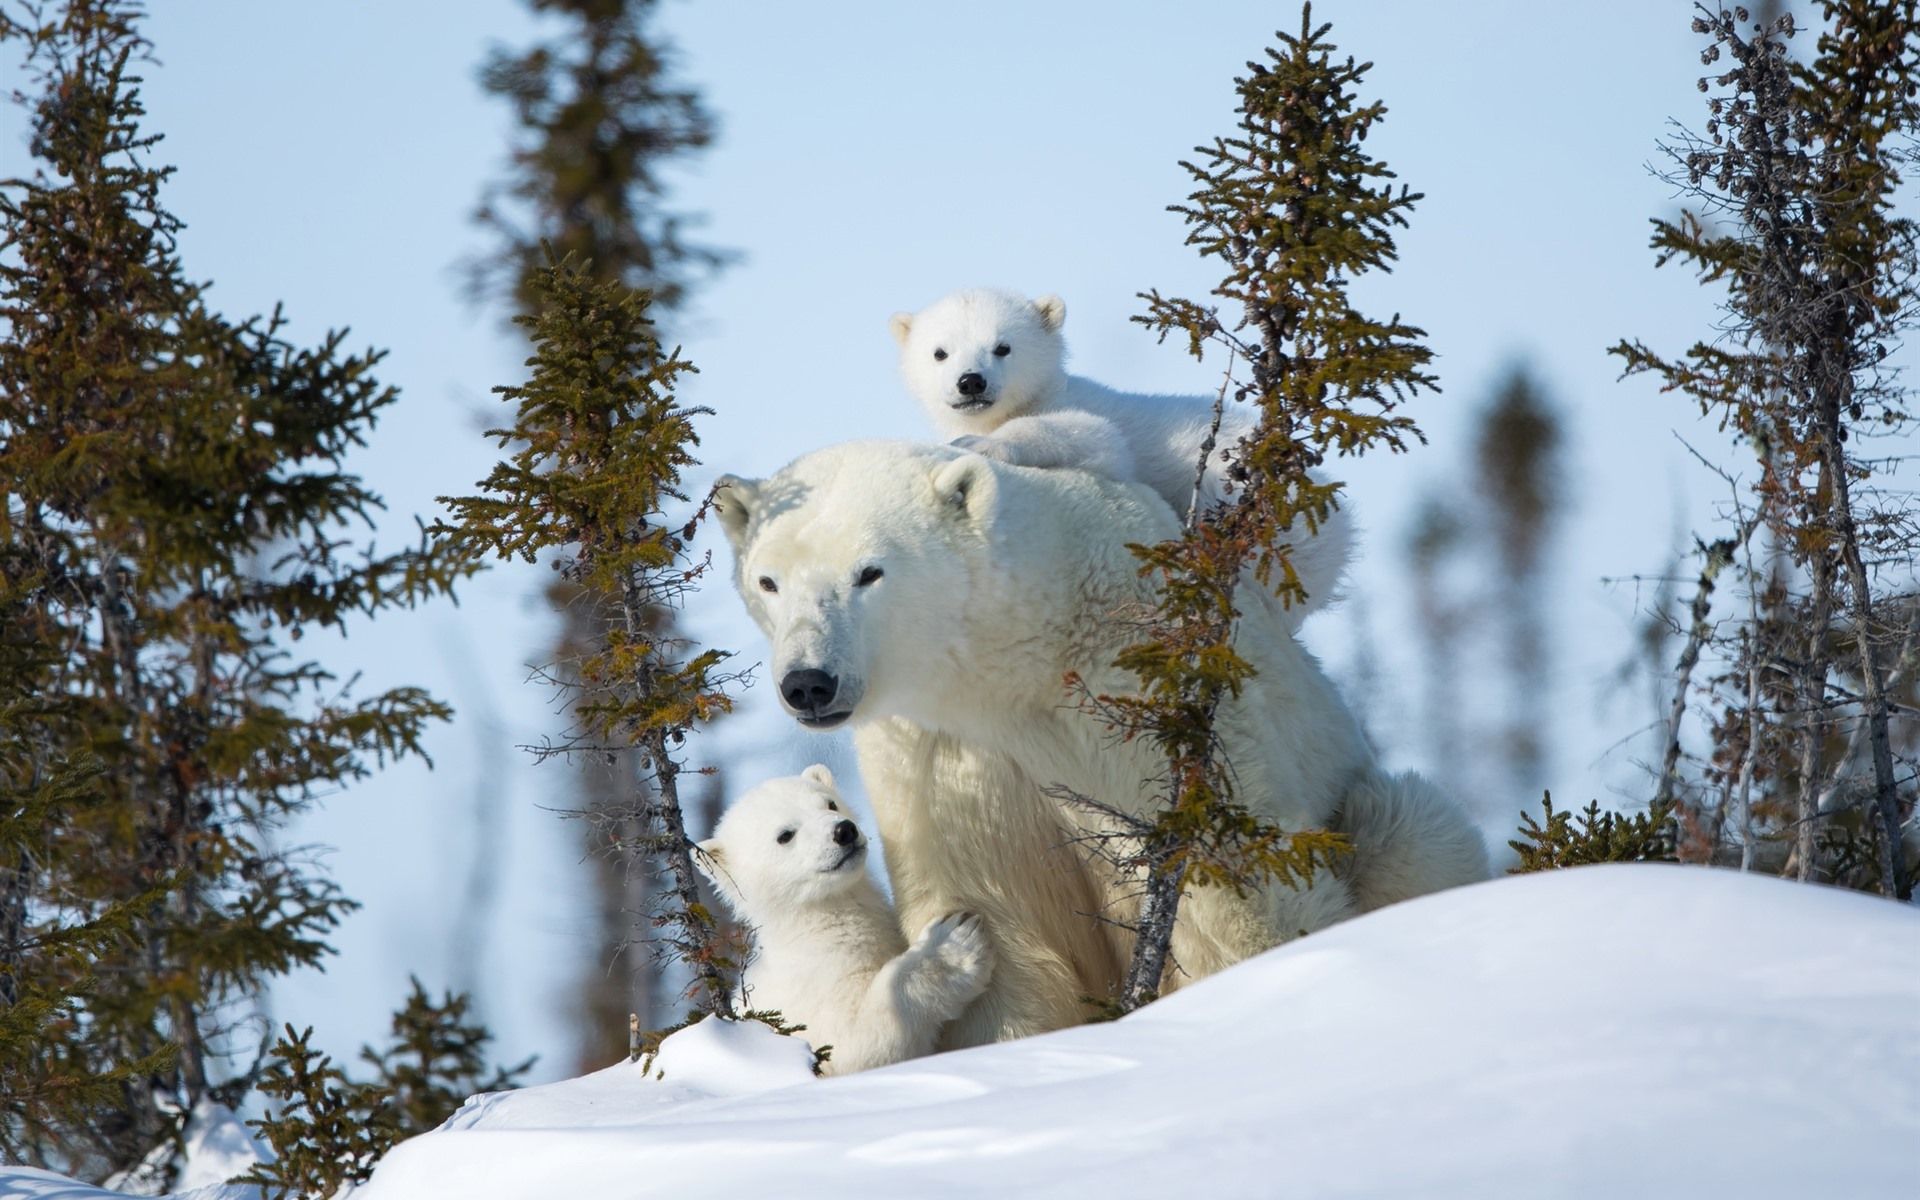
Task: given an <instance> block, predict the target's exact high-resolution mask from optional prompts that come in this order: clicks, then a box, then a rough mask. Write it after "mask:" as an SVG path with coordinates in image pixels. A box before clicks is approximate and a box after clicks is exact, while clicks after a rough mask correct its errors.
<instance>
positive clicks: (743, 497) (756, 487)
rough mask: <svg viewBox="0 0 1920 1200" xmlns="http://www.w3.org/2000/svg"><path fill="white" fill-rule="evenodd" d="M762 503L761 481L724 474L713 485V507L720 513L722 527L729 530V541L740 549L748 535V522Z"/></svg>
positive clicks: (735, 550) (735, 548) (736, 550)
mask: <svg viewBox="0 0 1920 1200" xmlns="http://www.w3.org/2000/svg"><path fill="white" fill-rule="evenodd" d="M759 504H760V481H759V480H757V479H742V478H740V477H739V476H738V475H722V476H721V477H720V478H719V479H718V480H716V481H715V483H714V485H713V507H714V511H716V512H718V513H719V514H720V527H721V528H722V529H725V530H726V531H727V542H728V543H729V544H730V545H732V547H733V549H734V552H735V553H736V554H737V553H739V551H740V546H741V543H742V542H744V541H745V540H746V537H747V523H748V522H749V521H751V520H753V510H754V509H755V508H757V507H759Z"/></svg>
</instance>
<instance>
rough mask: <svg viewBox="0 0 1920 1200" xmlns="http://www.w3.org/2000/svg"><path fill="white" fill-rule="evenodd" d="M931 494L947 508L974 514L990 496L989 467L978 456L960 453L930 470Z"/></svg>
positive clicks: (984, 507)
mask: <svg viewBox="0 0 1920 1200" xmlns="http://www.w3.org/2000/svg"><path fill="white" fill-rule="evenodd" d="M933 494H934V495H935V496H936V497H938V498H939V500H940V502H941V505H942V507H944V508H946V509H948V510H949V511H952V512H956V513H960V514H962V515H964V516H968V517H977V516H979V515H980V514H981V513H983V512H985V511H986V505H987V502H988V500H989V499H990V498H991V496H992V495H993V466H992V465H991V464H990V463H988V462H987V460H986V458H985V457H984V456H982V455H979V454H962V455H961V456H960V457H959V458H956V459H954V460H953V461H952V462H950V463H947V464H945V465H944V466H942V467H941V468H940V469H939V470H938V471H935V472H934V475H933Z"/></svg>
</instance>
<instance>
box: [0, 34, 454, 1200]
mask: <svg viewBox="0 0 1920 1200" xmlns="http://www.w3.org/2000/svg"><path fill="white" fill-rule="evenodd" d="M139 12H140V10H139V7H138V5H137V4H134V3H130V2H126V0H72V2H71V3H68V4H66V5H64V6H63V7H61V8H59V9H58V10H54V11H44V10H42V9H40V8H39V7H37V6H28V7H24V8H22V9H20V10H9V16H8V19H7V21H6V30H5V31H6V33H7V34H8V35H9V37H10V38H11V39H13V41H14V42H15V43H17V44H18V46H20V47H21V48H23V49H24V52H25V54H26V57H27V61H28V65H29V70H30V72H31V79H32V81H33V84H34V86H35V95H34V96H32V97H30V98H28V99H29V102H30V103H31V106H32V143H31V149H32V154H33V156H34V158H35V159H36V160H37V162H38V170H37V171H35V172H34V173H33V174H32V175H30V176H29V177H26V178H19V179H11V180H6V181H4V182H3V183H0V319H4V322H5V331H4V333H5V335H4V337H0V495H4V497H5V509H4V513H3V514H0V596H3V597H4V598H5V599H4V603H6V604H8V605H9V606H10V607H11V609H12V612H11V613H10V618H11V619H10V620H9V625H8V640H9V642H10V643H11V644H12V645H13V650H12V651H11V652H12V653H15V654H17V655H20V656H23V661H25V662H27V663H28V664H29V665H28V671H29V674H28V675H27V676H26V678H27V679H29V680H30V689H31V696H30V697H29V698H28V700H27V701H26V702H25V703H26V704H27V705H28V707H26V708H21V707H19V706H18V705H17V704H16V705H11V706H9V707H8V708H7V709H6V710H5V714H4V716H5V719H4V723H0V761H4V762H5V763H6V766H5V767H4V769H0V774H4V777H5V778H4V786H6V787H7V788H8V789H9V792H8V801H7V802H8V804H9V806H10V808H9V810H8V812H7V817H8V819H9V822H10V823H12V822H15V821H18V820H19V819H20V817H21V814H22V813H23V812H24V813H25V814H26V818H25V820H26V824H27V825H28V826H31V825H32V824H34V823H38V824H39V825H40V836H38V837H34V836H31V833H32V831H31V829H30V828H29V830H28V833H29V836H14V835H13V834H12V833H11V832H10V833H9V836H8V838H7V840H8V843H9V848H10V853H11V854H12V856H13V858H12V864H11V868H10V870H9V873H8V876H7V879H8V884H7V886H8V889H9V895H10V896H12V895H13V894H15V893H17V892H18V891H19V890H20V888H21V886H22V882H21V881H22V880H24V885H25V889H26V891H27V893H28V894H27V896H26V900H25V905H24V911H25V913H26V921H27V923H28V925H30V926H32V927H33V928H34V929H35V930H36V931H37V932H36V933H35V934H34V935H33V936H34V938H37V939H38V941H37V943H36V942H34V941H32V940H31V939H30V940H29V941H28V942H27V943H26V945H27V946H28V947H29V949H30V950H35V951H36V952H38V953H41V954H46V953H50V952H52V951H53V950H54V949H57V948H58V946H59V944H60V941H61V938H63V937H64V938H66V939H67V940H66V943H65V944H66V945H67V947H68V948H69V949H70V948H71V947H73V946H75V945H77V944H80V941H79V939H84V943H85V946H86V958H87V960H88V961H87V963H86V972H85V974H84V976H82V975H79V974H78V973H77V965H76V964H75V963H74V962H73V961H72V956H71V955H69V956H68V961H67V962H66V964H65V965H64V966H56V968H55V969H54V970H53V973H52V975H51V977H49V978H46V979H44V980H43V979H42V977H40V976H39V975H37V974H36V976H35V979H34V981H33V984H32V988H33V989H34V991H35V995H36V996H37V997H38V998H37V999H36V1000H35V1001H34V1003H36V1004H47V1003H51V1004H52V1006H53V1007H52V1009H51V1010H48V1009H44V1008H43V1009H42V1011H43V1012H44V1011H51V1012H54V1013H57V1014H58V1016H57V1019H53V1020H50V1021H44V1022H42V1024H41V1034H42V1042H41V1045H40V1046H39V1047H38V1048H37V1051H36V1055H37V1061H38V1063H39V1064H40V1065H41V1068H42V1069H43V1070H44V1069H46V1065H47V1064H57V1066H58V1070H59V1073H60V1075H61V1077H62V1078H63V1079H64V1080H70V1081H72V1088H73V1089H74V1090H70V1091H69V1092H68V1095H69V1096H75V1097H80V1096H84V1097H85V1098H86V1103H85V1104H84V1105H83V1106H81V1107H82V1108H83V1111H77V1112H76V1111H73V1110H72V1108H71V1107H70V1108H69V1110H68V1111H65V1112H59V1113H56V1114H55V1117H54V1120H55V1122H56V1124H57V1127H58V1128H57V1131H54V1132H52V1133H49V1132H47V1131H46V1126H45V1121H44V1120H43V1119H42V1117H41V1116H38V1115H35V1114H33V1113H28V1114H25V1115H20V1114H19V1113H18V1110H11V1111H9V1114H8V1121H9V1123H10V1124H9V1128H8V1131H7V1134H6V1136H7V1137H8V1138H10V1139H13V1140H14V1144H15V1145H16V1146H21V1147H23V1148H24V1150H25V1152H26V1157H27V1158H28V1159H29V1161H32V1162H35V1163H43V1164H46V1165H50V1166H54V1167H58V1168H63V1169H71V1170H76V1171H79V1172H80V1173H83V1174H87V1175H92V1176H94V1177H99V1176H101V1175H104V1174H106V1173H107V1172H109V1171H111V1170H113V1169H116V1168H126V1167H129V1166H131V1165H133V1164H135V1163H139V1162H141V1161H143V1160H146V1161H148V1162H150V1163H154V1162H158V1160H152V1159H149V1158H148V1154H149V1151H151V1150H152V1149H153V1148H154V1147H155V1146H156V1145H158V1144H161V1143H164V1142H165V1141H166V1140H167V1139H169V1138H173V1137H175V1136H177V1134H178V1130H179V1125H180V1121H181V1119H182V1115H183V1114H187V1113H190V1112H192V1110H193V1109H194V1108H195V1106H196V1105H199V1104H201V1103H202V1102H203V1101H219V1102H225V1103H233V1102H235V1101H237V1099H238V1098H239V1094H240V1093H241V1092H243V1091H244V1090H245V1089H246V1087H247V1086H248V1085H249V1083H250V1079H249V1073H248V1071H247V1070H246V1069H245V1068H244V1067H243V1066H241V1065H240V1064H243V1063H245V1062H246V1061H247V1060H249V1059H252V1058H255V1056H256V1051H257V1049H258V1048H257V1046H256V1045H254V1042H255V1039H254V1037H253V1036H252V1035H250V1034H248V1033H247V1031H246V1028H245V1024H244V1022H245V1018H246V1017H247V1015H248V1013H249V1012H250V1010H251V1008H252V1006H253V1005H254V1004H255V1002H256V999H257V997H258V996H260V995H261V994H262V993H263V992H264V990H265V988H266V987H267V985H268V984H269V983H270V981H271V980H272V979H273V978H275V977H276V976H278V975H281V974H283V973H285V972H287V971H290V970H293V969H295V968H297V967H302V966H310V965H313V964H315V963H317V962H319V961H320V960H321V958H322V957H323V956H324V955H326V954H327V953H328V952H329V951H328V946H327V944H326V936H327V934H328V932H329V931H330V930H331V929H332V928H333V927H334V925H335V923H336V922H337V921H338V920H339V918H340V916H341V915H342V914H343V913H344V912H345V911H347V910H348V909H349V908H350V907H351V902H350V901H348V900H347V899H346V898H345V897H344V896H342V895H341V894H340V892H339V891H338V889H337V888H336V887H335V886H334V885H333V883H332V882H331V881H330V880H328V879H326V878H325V877H324V876H321V875H319V874H317V873H316V872H315V871H314V870H313V868H312V867H311V866H310V865H309V864H306V863H304V862H302V861H300V860H298V859H296V858H293V857H289V856H288V855H286V854H284V853H281V852H279V851H277V850H276V849H275V848H274V845H273V840H272V838H271V834H272V831H273V830H275V829H276V828H279V827H281V826H283V825H285V824H286V823H287V822H288V821H289V820H291V819H292V818H294V817H296V816H298V815H299V814H300V813H301V812H303V811H305V810H306V809H308V808H309V807H310V806H311V805H312V803H313V802H314V797H315V796H316V794H317V793H320V792H323V791H326V790H330V789H334V788H337V787H339V786H340V785H342V784H344V783H347V782H349V781H351V780H354V779H358V778H361V777H363V776H365V775H366V774H367V773H368V772H370V771H371V770H373V769H374V768H375V767H376V766H378V765H379V764H381V763H384V762H385V761H387V760H389V759H392V758H395V757H398V756H402V755H407V754H414V753H418V752H419V749H420V738H421V736H422V733H423V731H424V730H425V728H426V726H427V725H428V723H430V722H432V721H434V720H437V719H441V718H444V717H445V716H446V715H447V709H446V708H445V706H444V705H442V704H440V703H439V702H437V701H436V700H434V699H433V698H432V697H430V696H428V695H427V694H426V693H424V692H422V691H420V690H418V689H414V688H397V689H394V690H391V691H387V692H384V693H381V694H379V695H375V696H370V697H365V698H357V697H355V696H354V695H353V694H352V692H351V689H350V687H349V686H347V685H342V684H341V683H340V682H339V681H337V680H335V679H334V678H333V677H332V676H331V675H329V674H328V673H327V672H326V671H325V670H324V669H322V667H321V666H320V665H319V664H317V663H315V662H312V661H308V660H304V659H301V658H299V657H297V656H296V655H294V654H292V653H291V652H290V649H289V646H290V644H291V643H292V642H293V641H294V640H295V639H298V638H299V637H300V636H301V635H302V634H304V633H307V632H314V631H320V630H328V629H335V630H340V629H344V628H345V626H346V624H347V622H348V621H349V620H350V619H351V618H354V617H356V616H365V615H371V614H375V613H379V612H381V611H384V610H387V609H390V608H392V607H395V606H406V605H411V604H413V603H415V602H417V601H420V600H423V599H426V598H428V597H432V596H436V595H439V594H442V593H444V592H446V591H447V590H448V589H449V588H450V587H451V586H452V585H453V583H454V582H455V581H456V580H457V579H458V578H459V577H460V576H461V575H462V574H463V573H465V572H467V571H468V570H470V569H471V567H470V566H469V565H468V564H466V563H465V562H463V561H461V560H460V559H459V558H457V557H456V556H454V555H452V554H450V553H449V552H448V551H447V549H446V548H445V547H442V546H438V545H435V544H431V543H429V542H428V541H426V539H425V538H424V536H423V538H422V541H421V544H420V545H419V546H418V547H416V548H414V549H403V550H397V551H390V552H377V551H375V550H373V549H371V548H366V547H365V543H364V539H363V537H362V530H363V529H364V528H365V527H367V526H370V525H371V523H372V520H373V516H374V514H375V513H376V512H377V511H378V510H379V507H380V500H379V497H378V496H376V495H375V494H374V493H372V492H371V491H370V490H369V489H368V488H367V487H366V486H365V485H364V484H363V483H362V482H361V481H360V480H359V479H358V478H357V477H356V476H354V475H353V474H352V473H350V472H349V471H348V470H347V469H346V468H345V466H344V462H345V459H346V457H347V456H348V454H349V453H350V452H351V451H352V450H353V449H354V448H355V447H356V446H359V445H360V444H362V442H363V441H364V440H365V438H366V436H367V434H368V431H369V430H370V429H371V428H372V427H373V425H374V423H375V421H376V419H377V418H378V416H379V414H380V413H381V411H382V410H383V409H385V408H386V407H387V406H388V405H390V404H392V403H393V402H394V400H395V393H394V392H393V390H392V389H390V388H386V387H383V386H382V385H381V384H380V383H379V382H378V381H377V379H376V378H375V377H374V374H373V371H374V368H375V366H376V365H377V363H378V361H379V357H380V356H379V354H378V353H374V352H369V353H365V354H351V353H347V352H345V351H344V350H343V345H344V342H345V334H344V333H332V334H329V335H327V336H326V337H325V338H324V339H323V340H322V341H321V342H320V343H319V344H318V345H316V346H311V347H303V346H299V345H295V344H293V343H291V342H290V341H288V340H287V339H286V338H285V337H283V336H282V332H283V329H284V321H283V319H282V318H281V316H280V315H279V313H278V312H276V313H275V314H274V315H273V316H271V317H266V318H250V319H247V320H244V321H239V322H235V321H230V320H228V319H226V318H224V317H222V316H220V315H219V314H218V313H216V312H214V311H213V310H212V309H211V308H210V307H209V305H208V302H207V295H206V289H205V286H204V285H202V284H198V283H194V282H192V281H191V280H189V279H188V278H187V277H186V275H185V274H184V270H183V268H182V266H181V263H180V261H179V259H178V256H177V253H176V246H175V236H176V234H177V232H178V230H179V228H180V224H179V222H178V221H177V220H176V219H175V218H174V217H173V216H172V215H171V214H170V213H169V212H168V211H167V210H166V208H165V207H164V205H163V203H162V201H161V191H162V188H163V185H164V184H165V182H166V180H167V179H168V177H169V174H170V170H169V169H168V168H165V167H161V166H157V165H155V164H154V162H153V155H154V152H155V148H156V145H157V143H158V140H159V139H158V138H157V137H156V136H154V135H151V134H148V133H144V132H142V130H141V128H140V124H139V123H140V119H141V117H142V115H143V112H142V108H141V104H140V99H139V93H138V91H137V84H138V78H137V77H136V76H135V75H134V74H133V66H134V64H135V63H136V62H138V61H140V60H141V58H142V56H143V55H144V53H145V49H146V47H145V43H144V42H143V41H142V39H141V38H140V36H139V33H138V32H137V29H136V23H137V19H138V17H139ZM33 697H38V700H35V699H33ZM48 697H57V698H58V703H59V706H60V708H61V710H62V712H61V719H60V720H57V721H47V720H42V719H39V718H37V717H36V716H35V715H34V714H33V712H32V705H33V704H35V703H38V702H44V701H45V700H46V699H47V698H48ZM76 772H77V773H78V774H76ZM62 780H64V782H58V781H62ZM50 789H51V790H50ZM63 789H64V794H65V797H66V800H60V799H59V798H58V797H59V796H60V795H61V794H62V790H63ZM22 797H24V798H25V800H24V806H23V801H22ZM49 797H53V799H49ZM36 805H38V806H39V807H38V809H37V810H36V808H35V806H36ZM36 812H37V814H38V815H35V814H36ZM23 867H24V869H23ZM9 905H10V911H11V912H12V913H14V914H15V916H14V917H13V918H12V919H10V920H9V925H10V926H17V925H18V924H19V920H18V916H17V914H19V913H20V912H21V911H22V906H21V905H20V903H19V902H18V901H17V900H10V901H9ZM60 931H65V932H64V933H60ZM56 934H58V936H55V935H56ZM12 940H13V942H14V945H13V946H12V947H11V948H10V950H9V953H10V954H12V955H16V956H17V955H19V954H20V952H21V951H20V946H21V944H22V943H21V942H20V941H19V939H18V936H17V935H14V936H13V938H12ZM62 989H64V990H62ZM23 994H24V993H22V992H20V991H18V990H17V989H16V990H15V992H14V996H13V998H12V1000H11V1001H10V1005H9V1007H10V1011H9V1013H8V1014H7V1020H8V1021H9V1022H12V1021H14V1020H16V1019H18V1018H19V1017H20V1016H21V1014H22V1012H23V1011H26V1010H22V1009H21V1007H20V1006H21V1003H22V1001H21V999H20V997H21V996H22V995H23ZM49 997H50V998H49ZM29 1019H31V1016H30V1013H29ZM9 1084H10V1085H11V1084H12V1079H11V1078H10V1079H9ZM108 1087H110V1088H111V1092H112V1095H111V1099H110V1100H105V1099H103V1097H104V1096H105V1092H106V1090H107V1088H108ZM9 1091H11V1087H10V1088H9ZM16 1121H17V1122H19V1123H18V1124H14V1122H16ZM36 1122H39V1124H36ZM170 1171H171V1168H170V1167H169V1166H167V1165H165V1164H164V1163H161V1164H160V1165H159V1171H158V1173H159V1175H160V1176H161V1177H160V1178H156V1179H142V1180H140V1181H138V1182H139V1183H141V1184H143V1185H156V1186H160V1187H165V1186H166V1185H167V1184H168V1183H169V1182H170V1180H169V1179H168V1178H166V1176H167V1175H169V1174H170Z"/></svg>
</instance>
